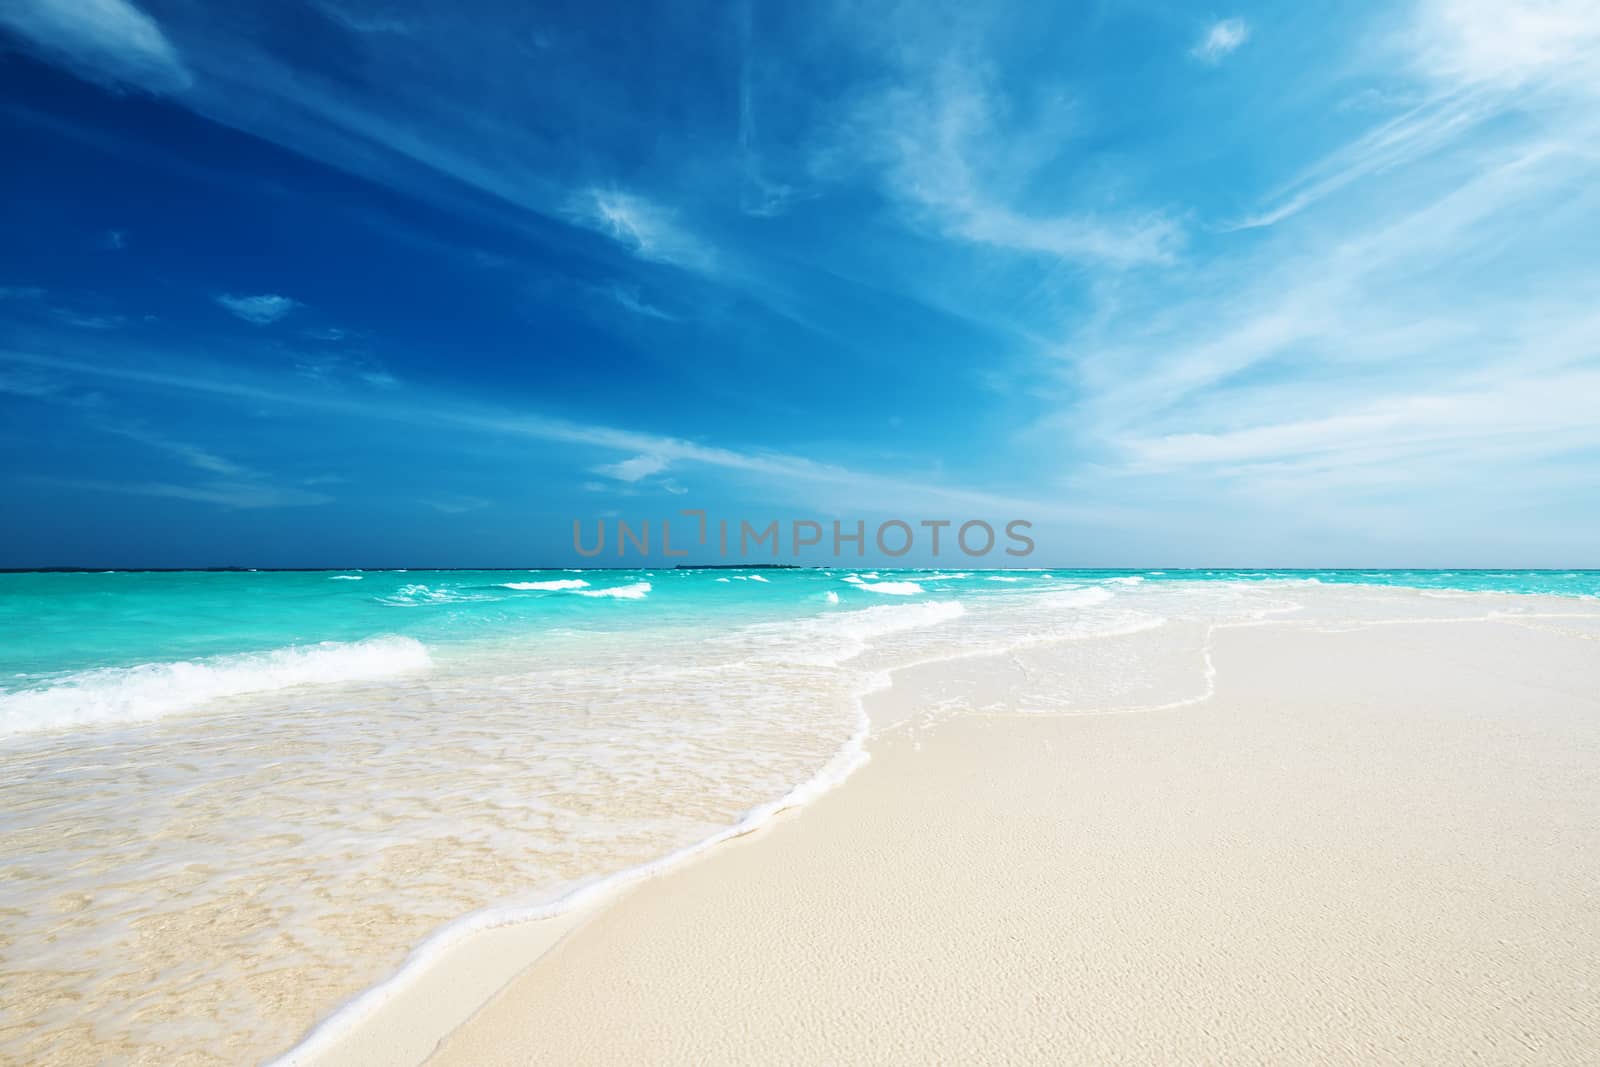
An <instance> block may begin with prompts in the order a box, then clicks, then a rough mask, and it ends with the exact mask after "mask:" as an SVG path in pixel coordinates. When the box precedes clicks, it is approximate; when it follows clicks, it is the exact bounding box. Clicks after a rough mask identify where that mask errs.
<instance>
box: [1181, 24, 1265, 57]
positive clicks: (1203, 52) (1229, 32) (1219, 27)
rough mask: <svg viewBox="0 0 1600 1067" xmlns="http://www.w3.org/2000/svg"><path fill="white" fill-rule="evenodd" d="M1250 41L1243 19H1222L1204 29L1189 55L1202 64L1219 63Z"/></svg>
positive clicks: (1247, 26)
mask: <svg viewBox="0 0 1600 1067" xmlns="http://www.w3.org/2000/svg"><path fill="white" fill-rule="evenodd" d="M1249 39H1250V25H1249V24H1248V23H1247V22H1245V20H1244V19H1222V20H1221V21H1219V22H1213V23H1212V24H1211V25H1210V26H1208V27H1206V32H1205V33H1203V34H1202V35H1201V36H1200V40H1199V41H1197V42H1195V46H1194V47H1193V48H1192V49H1190V50H1189V54H1190V55H1192V56H1194V57H1195V58H1196V59H1198V60H1200V61H1201V62H1202V63H1220V62H1222V61H1223V60H1224V59H1226V58H1227V57H1228V56H1230V55H1232V54H1233V53H1234V52H1236V51H1238V49H1239V46H1240V45H1242V44H1244V43H1245V42H1246V41H1248V40H1249Z"/></svg>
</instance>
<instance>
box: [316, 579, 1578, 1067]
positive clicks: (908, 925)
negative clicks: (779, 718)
mask: <svg viewBox="0 0 1600 1067" xmlns="http://www.w3.org/2000/svg"><path fill="white" fill-rule="evenodd" d="M1301 595H1302V597H1303V599H1305V600H1306V601H1308V602H1311V601H1312V600H1313V598H1309V597H1304V594H1301ZM1324 599H1326V598H1324ZM1420 603H1421V602H1419V604H1420ZM1448 606H1449V607H1450V608H1451V609H1453V610H1452V611H1449V612H1440V613H1437V614H1438V615H1439V616H1440V618H1439V619H1438V620H1437V621H1426V622H1406V621H1402V619H1403V617H1404V614H1405V613H1403V612H1394V611H1392V610H1389V609H1387V608H1386V609H1385V610H1384V611H1381V612H1368V613H1366V614H1367V618H1366V619H1365V620H1364V621H1361V622H1355V621H1351V620H1350V618H1349V616H1350V615H1351V614H1352V613H1351V612H1350V610H1349V608H1350V604H1349V603H1348V602H1346V603H1342V604H1332V605H1329V606H1328V609H1327V610H1325V612H1324V614H1325V618H1324V619H1322V620H1317V619H1315V618H1311V619H1307V618H1303V617H1302V618H1299V619H1296V620H1294V621H1288V620H1278V621H1264V622H1261V623H1259V624H1251V625H1241V626H1236V627H1229V628H1222V629H1218V630H1217V631H1216V632H1215V633H1214V634H1213V635H1211V636H1210V637H1209V638H1203V639H1202V641H1203V644H1200V645H1194V644H1191V646H1190V648H1189V649H1188V650H1187V651H1188V653H1189V654H1188V655H1183V654H1182V653H1181V652H1180V651H1179V649H1178V648H1177V647H1176V646H1174V645H1173V644H1171V643H1170V642H1166V641H1163V643H1162V645H1161V649H1162V651H1163V652H1164V653H1166V654H1169V655H1173V656H1174V657H1175V658H1178V659H1183V660H1186V661H1187V662H1186V666H1187V668H1188V669H1189V671H1190V674H1189V676H1188V677H1184V676H1183V675H1184V672H1182V671H1178V672H1174V673H1173V675H1172V676H1171V677H1170V678H1169V679H1168V680H1167V681H1166V682H1165V683H1164V684H1166V685H1167V686H1168V690H1167V691H1166V692H1164V693H1161V694H1145V695H1144V696H1145V697H1146V698H1156V697H1159V698H1160V699H1159V700H1158V701H1157V702H1158V703H1163V704H1168V705H1170V706H1166V707H1164V708H1162V709H1160V710H1148V711H1136V710H1129V709H1119V710H1116V711H1111V712H1108V713H1105V714H1094V713H1085V714H1055V715H1039V714H1026V713H1019V711H1018V709H1016V708H1014V707H1005V706H996V707H993V708H991V709H988V710H985V711H981V712H979V711H963V712H955V713H945V714H930V713H929V712H928V709H929V708H931V707H933V706H935V705H937V704H938V703H939V701H940V700H941V699H942V698H944V697H946V696H948V695H949V694H950V693H952V692H962V691H965V692H967V693H969V694H971V693H983V692H985V690H986V689H987V691H988V693H989V695H992V696H995V697H996V698H997V701H996V702H997V704H998V705H1003V704H1004V703H1005V700H1006V699H1007V697H1006V693H1007V692H1008V691H1009V692H1010V694H1011V695H1012V696H1013V697H1014V696H1015V695H1016V694H1017V693H1018V692H1019V689H1018V688H1017V686H1016V685H1015V684H1014V683H1015V681H1016V678H1017V675H1018V671H1019V665H1018V664H1017V663H1016V662H1014V661H1012V660H1011V658H1010V657H1006V656H997V657H990V658H984V657H977V658H973V659H970V660H967V661H965V662H960V663H950V662H946V663H940V664H931V665H924V666H922V667H917V668H910V669H907V670H903V671H900V672H897V675H896V679H895V684H894V686H893V687H892V688H891V689H889V690H886V691H883V692H881V693H878V694H876V695H875V696H874V697H872V698H869V700H868V707H869V711H870V713H871V715H872V718H873V722H874V733H873V735H872V738H871V741H870V742H869V744H868V751H869V753H870V756H871V760H870V762H869V763H868V764H866V766H864V767H863V768H862V769H861V770H859V771H858V772H857V773H856V774H854V775H853V776H852V777H851V778H850V779H849V780H848V781H847V782H846V783H845V784H844V785H842V786H841V787H839V788H838V789H836V790H834V791H832V792H830V793H828V794H827V795H826V796H824V797H822V798H821V799H819V800H817V801H816V802H815V803H814V804H812V805H810V806H808V807H805V808H803V809H799V810H794V811H790V812H788V813H786V814H784V815H782V816H780V817H778V818H777V819H776V820H775V821H774V822H772V823H771V824H769V825H768V826H767V827H766V828H764V829H762V830H761V831H759V832H757V833H754V834H751V835H748V836H746V837H744V838H742V839H739V840H737V841H734V842H730V843H727V844H725V845H722V846H719V847H718V848H716V849H714V850H711V851H710V852H708V853H706V854H705V855H703V856H702V857H700V858H698V859H695V860H692V861H690V862H687V863H685V864H683V865H680V866H679V867H677V868H675V869H673V870H671V871H669V872H668V873H665V874H662V875H660V876H658V877H654V878H650V879H648V880H646V881H644V882H642V883H641V884H638V885H636V886H635V887H633V888H632V889H630V890H628V891H626V892H624V893H622V894H621V895H620V896H619V897H618V899H616V900H615V901H614V902H612V903H610V904H609V905H608V906H605V907H601V908H597V909H595V910H594V911H593V913H592V914H590V915H588V916H586V917H585V918H584V920H583V921H582V922H581V923H578V924H576V925H575V928H574V929H571V930H568V931H563V936H562V937H561V938H560V939H559V940H558V941H557V942H556V943H555V944H554V945H553V946H550V947H548V948H547V949H546V950H543V951H542V952H541V954H539V955H538V956H537V958H536V959H534V960H533V961H532V962H531V965H530V966H528V967H527V969H526V970H524V971H523V972H522V973H521V974H519V975H518V976H517V977H516V978H515V979H513V980H512V981H511V982H509V984H507V985H506V986H505V987H504V988H503V989H502V990H501V991H500V992H499V993H498V995H496V996H495V997H494V998H493V999H491V1000H490V1001H489V1002H488V1003H487V1004H486V1005H485V1006H483V1007H482V1008H481V1009H480V1010H479V1011H478V1012H477V1013H476V1014H475V1015H474V1016H473V1017H472V1018H471V1019H470V1021H469V1022H467V1023H466V1025H464V1026H461V1027H460V1028H458V1029H456V1030H454V1031H453V1032H451V1033H449V1034H448V1035H446V1036H444V1038H443V1040H442V1041H441V1042H440V1044H439V1046H438V1048H437V1050H436V1052H435V1053H434V1054H433V1055H432V1056H431V1058H429V1059H428V1062H429V1063H431V1064H446V1065H455V1064H498V1063H506V1064H510V1063H618V1062H650V1063H690V1062H694V1063H705V1062H728V1063H732V1062H875V1063H884V1062H898V1063H911V1062H933V1061H944V1062H978V1061H981V1062H1024V1063H1061V1062H1074V1063H1077V1062H1081V1063H1107V1062H1128V1063H1150V1062H1169V1063H1192V1062H1326V1063H1352V1064H1354V1063H1462V1062H1487V1063H1541V1064H1549V1063H1573V1064H1577V1063H1587V1062H1592V1056H1593V1050H1594V1049H1595V1048H1597V1047H1600V920H1597V916H1600V896H1597V893H1600V852H1597V849H1596V845H1597V843H1600V775H1597V773H1596V772H1597V770H1600V698H1597V694H1600V684H1597V683H1600V643H1597V641H1600V624H1597V620H1596V619H1595V618H1594V617H1593V615H1589V616H1588V617H1576V616H1574V615H1571V614H1568V613H1567V612H1564V611H1562V610H1561V609H1562V605H1559V604H1555V605H1544V606H1545V607H1546V608H1547V610H1550V611H1551V612H1552V616H1551V617H1541V618H1526V619H1519V620H1515V621H1504V620H1497V621H1478V620H1474V619H1472V618H1471V612H1467V611H1461V610H1459V609H1460V607H1461V606H1462V605H1460V604H1459V603H1452V604H1450V605H1448ZM1472 606H1473V607H1480V606H1481V605H1472ZM1315 611H1316V608H1315V605H1313V607H1312V608H1311V610H1309V611H1303V612H1300V613H1298V614H1299V615H1301V616H1305V615H1308V614H1311V615H1314V614H1315ZM1356 614H1359V613H1356ZM1414 614H1417V615H1421V614H1423V613H1422V612H1414ZM1168 636H1169V637H1170V636H1171V635H1168ZM1057 654H1058V655H1059V650H1058V652H1057ZM1131 655H1132V653H1130V656H1131ZM1051 660H1052V656H1051V654H1050V653H1049V652H1048V651H1046V652H1044V653H1043V654H1041V655H1038V656H1036V657H1035V658H1034V661H1033V662H1031V663H1024V664H1022V665H1021V667H1022V668H1023V669H1024V670H1028V669H1034V670H1036V669H1037V668H1038V666H1039V664H1041V663H1044V664H1047V663H1049V662H1050V661H1051ZM1208 662H1209V665H1210V666H1211V667H1212V668H1214V683H1213V684H1210V685H1209V686H1207V685H1206V683H1205V682H1204V675H1205V673H1206V670H1207V663H1208ZM1008 680H1009V682H1008ZM1196 684H1199V685H1201V686H1202V688H1201V689H1200V690H1198V691H1195V690H1189V691H1185V687H1186V686H1193V685H1196ZM1008 686H1009V690H1008ZM368 1047H370V1046H368ZM362 1048H363V1046H362V1045H361V1044H360V1043H359V1042H357V1043H355V1044H352V1045H348V1046H346V1047H345V1052H346V1054H347V1055H348V1056H351V1057H356V1058H354V1059H341V1061H340V1062H358V1061H359V1057H360V1055H361V1052H362Z"/></svg>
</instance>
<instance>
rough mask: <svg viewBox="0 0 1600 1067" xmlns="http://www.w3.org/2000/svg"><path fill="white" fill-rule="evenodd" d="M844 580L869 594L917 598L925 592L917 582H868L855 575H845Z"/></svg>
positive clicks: (870, 575)
mask: <svg viewBox="0 0 1600 1067" xmlns="http://www.w3.org/2000/svg"><path fill="white" fill-rule="evenodd" d="M867 577H868V578H876V577H877V575H876V574H869V575H867ZM844 580H845V581H847V582H849V583H850V584H851V585H853V586H855V587H856V588H857V589H865V590H866V591H867V592H869V593H884V594H887V595H888V596H916V595H917V594H918V593H920V592H922V591H923V589H922V586H920V585H918V584H917V583H916V582H868V581H863V580H862V579H861V577H860V576H859V575H855V574H847V575H845V578H844Z"/></svg>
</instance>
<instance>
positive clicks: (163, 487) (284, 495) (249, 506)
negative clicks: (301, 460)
mask: <svg viewBox="0 0 1600 1067" xmlns="http://www.w3.org/2000/svg"><path fill="white" fill-rule="evenodd" d="M41 480H43V481H46V482H49V483H50V484H52V485H60V486H65V487H67V488H71V489H85V490H88V491H90V492H96V493H123V494H128V495H131V496H155V497H166V498H169V499H172V500H191V501H194V502H196V503H199V504H215V505H217V506H218V507H224V508H232V509H238V510H254V509H257V508H301V507H312V506H315V505H317V504H327V503H329V502H331V501H332V500H333V498H332V497H330V496H325V495H324V494H322V493H313V492H310V491H309V490H305V489H294V488H284V487H280V486H272V485H260V484H256V483H253V482H207V483H204V484H201V485H178V484H175V483H169V482H104V481H83V480H78V479H65V478H46V479H41Z"/></svg>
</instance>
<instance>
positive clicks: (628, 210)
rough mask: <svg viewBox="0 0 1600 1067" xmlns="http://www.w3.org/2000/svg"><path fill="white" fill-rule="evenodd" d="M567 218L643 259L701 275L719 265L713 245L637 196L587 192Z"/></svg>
mask: <svg viewBox="0 0 1600 1067" xmlns="http://www.w3.org/2000/svg"><path fill="white" fill-rule="evenodd" d="M567 216H568V218H570V219H571V220H572V221H573V222H575V223H577V224H578V225H580V226H584V227H587V228H588V229H591V230H594V231H595V232H597V233H602V234H604V235H605V236H607V237H609V238H611V239H612V240H613V241H616V242H617V243H618V244H620V245H622V246H623V247H624V248H626V249H627V250H628V251H629V252H632V253H633V254H634V255H635V256H638V257H639V258H640V259H645V260H650V261H651V262H654V263H667V264H671V265H672V266H675V267H684V268H687V269H690V270H696V271H702V272H709V271H711V270H712V269H713V268H714V266H715V263H716V256H715V253H714V251H713V249H712V248H711V246H710V245H708V244H706V243H705V242H704V241H703V240H701V239H700V238H698V237H696V236H694V235H693V234H691V233H690V232H689V231H688V230H687V229H685V228H684V227H683V225H682V224H681V223H680V222H679V220H678V219H677V217H676V214H675V213H674V212H672V211H670V210H668V209H666V208H663V207H662V206H660V205H659V204H656V203H653V202H652V201H650V200H648V199H646V198H645V197H643V196H640V195H637V194H634V193H624V192H620V191H618V190H615V189H586V190H584V191H583V192H581V193H579V194H578V195H577V196H575V197H573V198H572V200H571V201H570V203H569V204H568V210H567Z"/></svg>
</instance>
